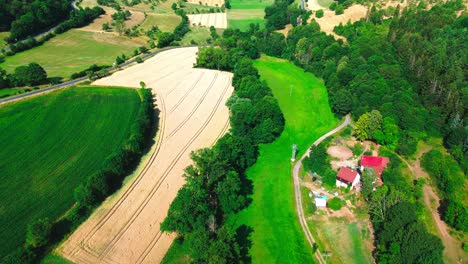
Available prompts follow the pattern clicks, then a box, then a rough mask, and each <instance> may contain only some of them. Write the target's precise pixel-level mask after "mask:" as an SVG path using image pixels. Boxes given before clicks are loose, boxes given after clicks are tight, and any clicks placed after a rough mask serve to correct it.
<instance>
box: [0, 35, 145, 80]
mask: <svg viewBox="0 0 468 264" xmlns="http://www.w3.org/2000/svg"><path fill="white" fill-rule="evenodd" d="M138 46H142V44H141V43H139V42H136V41H133V40H130V39H128V38H125V37H120V36H114V35H112V34H104V33H96V32H86V31H81V30H70V31H68V32H66V33H63V34H61V35H58V36H56V37H54V38H52V39H51V40H49V41H47V42H46V43H44V44H43V45H41V46H39V47H36V48H33V49H30V50H27V51H24V52H20V53H18V54H16V55H14V56H10V57H6V58H5V62H3V63H1V64H0V67H2V68H3V69H5V70H6V71H7V72H12V71H13V70H14V69H15V68H16V67H18V66H20V65H25V64H28V63H31V62H36V63H39V64H40V65H41V66H42V67H44V69H45V70H46V71H47V74H48V76H50V77H63V78H69V77H70V75H71V74H72V73H74V72H78V71H81V70H83V69H86V68H87V67H89V66H90V65H92V64H107V65H112V63H113V62H114V61H115V58H116V57H117V56H119V55H121V54H122V53H125V54H127V55H128V54H130V52H131V51H133V50H134V49H135V48H136V47H138Z"/></svg>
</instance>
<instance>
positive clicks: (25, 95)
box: [0, 46, 198, 105]
mask: <svg viewBox="0 0 468 264" xmlns="http://www.w3.org/2000/svg"><path fill="white" fill-rule="evenodd" d="M185 47H187V46H177V47H168V48H162V49H159V50H155V51H152V52H148V53H145V54H143V55H142V56H140V57H141V58H142V59H143V60H146V59H149V58H150V57H153V56H154V55H156V54H158V53H160V52H163V51H166V50H171V49H179V48H185ZM190 47H198V46H190ZM136 63H137V62H136V61H135V59H131V60H128V61H126V62H124V63H122V64H120V65H119V66H118V67H112V68H110V69H109V71H108V73H109V74H112V73H114V72H116V71H120V70H122V68H126V67H129V66H132V65H133V64H136ZM85 81H89V78H88V77H81V78H78V79H74V80H70V81H67V82H64V83H60V84H56V85H52V86H50V87H47V88H43V89H39V90H34V91H31V92H27V93H23V94H18V95H15V96H10V97H6V98H3V99H0V105H2V104H6V103H11V102H14V101H18V100H22V99H25V98H29V97H31V96H36V95H40V94H44V93H48V92H51V91H55V90H58V89H63V88H67V87H71V86H74V85H76V84H78V83H81V82H85Z"/></svg>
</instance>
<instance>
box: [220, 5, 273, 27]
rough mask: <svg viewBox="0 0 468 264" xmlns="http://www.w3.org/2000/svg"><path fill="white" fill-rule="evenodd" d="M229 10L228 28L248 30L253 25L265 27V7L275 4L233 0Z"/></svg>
mask: <svg viewBox="0 0 468 264" xmlns="http://www.w3.org/2000/svg"><path fill="white" fill-rule="evenodd" d="M230 3H231V9H229V10H228V12H227V16H228V27H229V28H235V29H240V30H244V31H245V30H247V29H248V28H249V25H250V24H251V23H254V24H256V23H258V24H260V26H261V27H264V25H265V20H264V16H265V11H264V10H265V7H267V6H269V5H271V4H273V1H272V0H233V1H230Z"/></svg>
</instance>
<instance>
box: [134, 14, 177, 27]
mask: <svg viewBox="0 0 468 264" xmlns="http://www.w3.org/2000/svg"><path fill="white" fill-rule="evenodd" d="M180 21H182V19H181V18H180V16H178V15H176V14H151V13H150V14H148V16H147V17H146V19H145V21H144V22H143V24H141V28H143V29H144V30H148V29H151V27H152V26H157V27H158V28H159V29H161V30H162V31H164V32H172V31H174V28H175V27H177V25H178V24H179V23H180Z"/></svg>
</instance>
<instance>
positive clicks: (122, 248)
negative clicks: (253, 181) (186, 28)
mask: <svg viewBox="0 0 468 264" xmlns="http://www.w3.org/2000/svg"><path fill="white" fill-rule="evenodd" d="M197 50H198V49H197V48H179V49H173V50H168V51H164V52H161V53H159V54H157V55H156V56H155V57H153V58H151V59H149V60H147V61H145V62H144V63H142V64H138V65H135V66H132V67H130V68H127V69H125V70H123V71H120V72H117V73H115V74H113V75H112V76H109V77H106V78H103V79H100V80H98V81H96V82H95V83H94V84H96V85H106V86H107V85H116V86H129V87H131V86H133V87H138V86H139V82H140V81H144V82H145V83H146V84H147V86H148V87H152V88H153V89H154V90H153V91H154V93H155V94H157V105H158V108H159V109H160V110H161V114H160V117H161V124H160V127H159V131H160V133H159V135H157V137H156V138H155V142H156V144H155V145H154V146H153V147H152V149H151V150H150V151H149V154H148V156H147V157H146V158H144V159H143V162H142V164H141V166H140V168H139V169H138V170H137V171H136V173H135V176H134V177H132V178H131V179H130V180H129V181H128V182H127V183H126V184H125V186H123V188H122V189H121V190H120V192H118V193H117V194H116V195H115V196H114V197H113V198H112V199H108V200H107V201H106V202H104V203H103V205H102V206H101V207H100V208H98V209H97V210H96V212H95V213H94V214H93V215H92V216H91V217H90V218H89V219H88V221H86V222H85V223H84V224H83V225H82V226H81V227H79V228H78V229H77V231H76V232H75V233H74V234H72V235H71V236H70V238H69V239H68V240H67V241H66V242H65V243H64V244H63V245H62V246H61V247H60V248H59V250H58V251H59V252H60V253H61V254H62V255H63V256H64V257H65V258H67V259H69V260H72V261H74V262H77V261H81V262H85V263H88V262H91V263H96V262H103V261H105V262H114V261H116V260H118V262H119V263H141V262H145V263H157V262H160V261H161V260H162V258H163V257H164V255H165V254H166V251H167V249H168V248H169V247H170V245H171V243H172V241H173V239H174V237H175V234H166V233H162V232H161V231H160V223H161V222H162V221H163V219H164V218H165V217H166V215H167V210H168V208H169V205H170V203H171V202H172V200H173V199H174V197H175V196H176V194H177V192H178V190H179V189H180V187H181V186H182V185H183V183H184V178H183V177H182V175H183V171H184V168H185V167H187V166H188V165H189V164H191V159H190V152H192V151H194V150H197V149H200V148H203V147H209V146H211V145H212V144H213V143H214V142H215V141H216V140H217V139H218V138H219V137H221V136H222V135H223V134H224V133H225V132H226V131H227V130H228V128H229V110H228V108H227V107H226V106H225V102H226V100H227V99H228V98H229V97H230V95H231V93H232V91H233V88H232V86H231V76H232V75H231V74H230V73H227V72H220V71H214V70H204V69H194V68H193V63H194V62H195V57H196V52H197ZM128 245H132V247H131V249H129V247H128Z"/></svg>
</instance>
